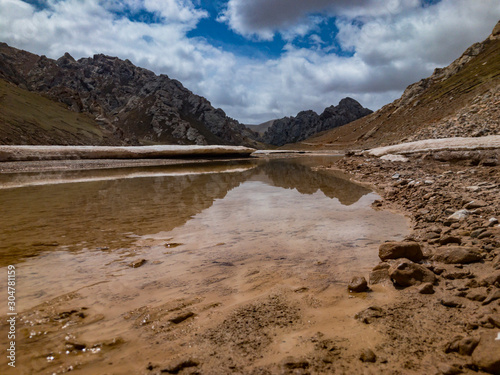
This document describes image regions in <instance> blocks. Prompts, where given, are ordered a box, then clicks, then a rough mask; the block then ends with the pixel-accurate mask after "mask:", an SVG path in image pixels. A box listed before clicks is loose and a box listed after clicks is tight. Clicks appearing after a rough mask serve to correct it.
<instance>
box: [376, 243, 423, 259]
mask: <svg viewBox="0 0 500 375" xmlns="http://www.w3.org/2000/svg"><path fill="white" fill-rule="evenodd" d="M378 256H379V257H380V259H382V260H388V259H399V258H406V259H409V260H411V261H413V262H418V261H421V260H422V259H423V258H424V255H423V254H422V249H421V247H420V244H419V243H418V242H385V243H383V244H382V245H380V247H379V249H378Z"/></svg>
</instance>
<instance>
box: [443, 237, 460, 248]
mask: <svg viewBox="0 0 500 375" xmlns="http://www.w3.org/2000/svg"><path fill="white" fill-rule="evenodd" d="M451 243H454V244H461V243H462V239H461V238H460V237H457V236H445V237H441V238H440V239H439V244H440V245H441V246H444V245H448V244H451Z"/></svg>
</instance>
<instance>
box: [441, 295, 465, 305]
mask: <svg viewBox="0 0 500 375" xmlns="http://www.w3.org/2000/svg"><path fill="white" fill-rule="evenodd" d="M440 302H441V305H443V306H446V307H462V306H463V305H462V300H461V299H460V297H450V296H447V297H444V298H443V299H441V300H440Z"/></svg>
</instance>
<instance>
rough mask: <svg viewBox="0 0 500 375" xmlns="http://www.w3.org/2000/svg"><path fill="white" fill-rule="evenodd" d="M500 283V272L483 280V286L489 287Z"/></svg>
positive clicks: (495, 272)
mask: <svg viewBox="0 0 500 375" xmlns="http://www.w3.org/2000/svg"><path fill="white" fill-rule="evenodd" d="M495 283H500V270H498V271H494V272H493V273H492V274H491V275H488V276H486V277H485V278H484V279H482V280H481V285H485V286H489V285H495Z"/></svg>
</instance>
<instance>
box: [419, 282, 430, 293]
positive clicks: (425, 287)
mask: <svg viewBox="0 0 500 375" xmlns="http://www.w3.org/2000/svg"><path fill="white" fill-rule="evenodd" d="M418 292H419V293H420V294H434V286H433V285H432V283H425V284H422V285H421V286H420V287H419V288H418Z"/></svg>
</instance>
